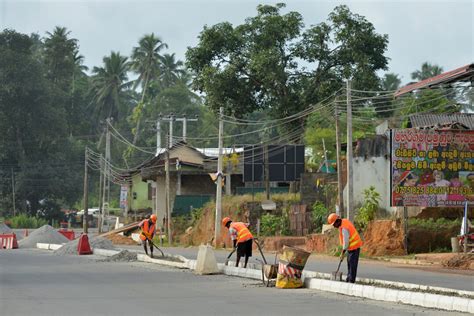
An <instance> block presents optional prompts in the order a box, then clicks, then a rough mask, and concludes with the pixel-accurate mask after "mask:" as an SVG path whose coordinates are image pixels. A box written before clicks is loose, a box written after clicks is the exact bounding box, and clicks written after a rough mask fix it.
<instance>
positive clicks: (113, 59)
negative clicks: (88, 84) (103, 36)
mask: <svg viewBox="0 0 474 316" xmlns="http://www.w3.org/2000/svg"><path fill="white" fill-rule="evenodd" d="M103 62H104V66H103V67H94V68H93V70H92V73H93V74H94V76H93V77H92V88H93V91H94V99H93V101H94V103H95V105H96V108H95V112H96V115H97V116H98V117H99V118H105V117H115V118H118V117H119V115H120V114H123V113H126V109H124V108H123V107H124V104H123V102H121V99H122V98H123V93H124V91H125V90H126V89H127V88H128V87H129V86H130V83H129V82H127V80H128V76H127V71H128V70H129V63H128V61H127V57H125V56H122V55H120V53H118V52H112V53H111V54H110V56H106V57H104V59H103Z"/></svg>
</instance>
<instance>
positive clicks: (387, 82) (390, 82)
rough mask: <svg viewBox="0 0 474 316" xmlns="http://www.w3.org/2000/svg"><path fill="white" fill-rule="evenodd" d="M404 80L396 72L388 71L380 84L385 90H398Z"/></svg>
mask: <svg viewBox="0 0 474 316" xmlns="http://www.w3.org/2000/svg"><path fill="white" fill-rule="evenodd" d="M401 83H402V80H401V79H400V78H399V77H398V75H397V74H394V73H386V74H385V75H384V77H383V78H382V80H381V82H380V85H381V88H382V90H383V91H396V90H398V88H400V84H401Z"/></svg>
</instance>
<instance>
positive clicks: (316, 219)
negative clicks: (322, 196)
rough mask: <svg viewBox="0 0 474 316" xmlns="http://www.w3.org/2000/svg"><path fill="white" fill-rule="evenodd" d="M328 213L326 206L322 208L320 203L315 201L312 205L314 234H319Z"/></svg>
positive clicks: (322, 205)
mask: <svg viewBox="0 0 474 316" xmlns="http://www.w3.org/2000/svg"><path fill="white" fill-rule="evenodd" d="M328 213H329V211H328V209H327V208H326V206H324V204H323V203H322V202H320V201H316V202H315V203H314V204H313V210H312V212H311V215H312V219H313V226H314V231H315V232H321V229H322V228H323V224H325V223H326V219H327V216H328Z"/></svg>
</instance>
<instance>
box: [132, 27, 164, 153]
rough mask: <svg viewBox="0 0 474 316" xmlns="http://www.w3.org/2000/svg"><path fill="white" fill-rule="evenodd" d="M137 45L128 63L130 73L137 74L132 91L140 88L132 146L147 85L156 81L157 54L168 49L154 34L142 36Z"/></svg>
mask: <svg viewBox="0 0 474 316" xmlns="http://www.w3.org/2000/svg"><path fill="white" fill-rule="evenodd" d="M138 44H139V45H138V46H137V47H134V48H133V51H132V56H131V63H130V66H131V69H132V71H134V72H135V73H137V74H138V78H137V79H136V80H135V83H134V89H136V88H137V87H138V86H139V85H140V86H141V88H142V93H141V100H140V103H139V104H138V105H137V107H139V108H138V112H139V113H138V115H137V118H136V121H137V125H136V128H135V136H134V138H133V143H134V144H135V143H136V141H137V139H138V135H139V133H140V121H141V115H140V112H141V109H142V108H143V107H144V101H145V96H146V92H147V89H148V86H149V83H150V82H151V81H152V80H155V79H157V78H158V76H159V73H160V58H161V55H160V54H159V52H160V51H161V50H162V49H164V48H168V45H167V44H166V43H163V41H162V40H161V39H160V38H159V37H157V36H155V34H154V33H151V34H147V35H145V36H143V37H142V38H141V39H140V40H139V42H138Z"/></svg>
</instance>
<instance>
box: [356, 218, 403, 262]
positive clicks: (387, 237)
mask: <svg viewBox="0 0 474 316" xmlns="http://www.w3.org/2000/svg"><path fill="white" fill-rule="evenodd" d="M403 233H404V231H403V227H402V224H401V222H400V221H399V220H395V221H393V220H375V221H372V222H370V223H369V225H368V226H367V229H366V231H365V233H364V246H363V247H362V252H363V253H364V254H365V255H367V256H403V255H404V254H405V247H404V234H403Z"/></svg>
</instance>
